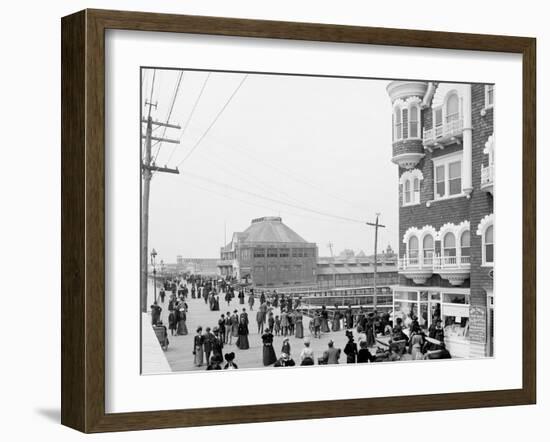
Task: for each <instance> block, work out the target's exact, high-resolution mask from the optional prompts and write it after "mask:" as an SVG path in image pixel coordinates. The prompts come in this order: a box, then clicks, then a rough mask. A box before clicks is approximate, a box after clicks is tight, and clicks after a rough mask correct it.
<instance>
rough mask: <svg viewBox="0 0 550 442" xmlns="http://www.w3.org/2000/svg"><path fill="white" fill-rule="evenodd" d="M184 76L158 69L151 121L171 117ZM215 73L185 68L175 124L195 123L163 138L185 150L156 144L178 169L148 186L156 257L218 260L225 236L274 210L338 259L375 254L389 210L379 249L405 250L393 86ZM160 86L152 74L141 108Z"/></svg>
mask: <svg viewBox="0 0 550 442" xmlns="http://www.w3.org/2000/svg"><path fill="white" fill-rule="evenodd" d="M180 72H181V71H176V70H162V69H157V70H156V73H155V81H154V87H153V99H152V101H153V102H158V106H157V109H155V108H153V109H152V114H151V115H152V117H153V119H155V120H161V121H166V119H167V116H168V113H169V109H170V107H171V104H172V101H173V96H174V92H175V89H176V84H177V83H178V78H179V75H180ZM207 76H208V73H207V72H193V71H185V72H184V74H183V77H182V80H181V83H180V88H179V90H178V94H177V96H176V100H175V101H174V106H173V111H172V115H171V117H170V121H171V122H172V123H176V124H179V125H181V126H182V128H185V126H186V125H187V127H186V130H185V131H183V129H182V130H176V129H168V130H166V133H165V134H164V136H165V137H168V138H178V139H179V138H180V137H181V143H180V144H179V145H172V144H168V143H163V144H161V145H160V151H158V148H159V145H154V147H153V156H156V155H158V156H157V160H156V164H157V165H159V166H164V165H167V166H168V167H176V166H178V167H179V170H180V175H173V174H166V173H155V174H154V176H153V179H152V182H151V199H150V230H149V247H150V248H153V247H154V248H155V249H156V250H157V252H158V254H159V257H158V259H163V260H164V261H165V262H175V260H176V256H177V255H183V256H184V257H197V258H217V257H219V249H220V247H221V246H222V245H223V244H224V237H225V236H226V239H227V241H230V239H231V235H232V233H233V232H235V231H243V230H245V229H246V228H247V227H248V226H249V224H250V221H251V219H252V218H257V217H261V216H270V215H280V216H281V217H282V218H283V222H284V223H285V224H287V225H288V226H289V227H290V228H292V229H293V230H295V231H296V232H297V233H298V234H299V235H301V236H302V237H303V238H304V239H306V240H307V241H310V242H316V243H317V245H318V247H319V254H320V255H321V256H329V255H330V251H329V248H328V243H329V242H331V243H333V245H334V251H335V253H339V252H340V251H341V250H343V249H346V248H349V249H354V250H355V251H358V250H360V249H362V250H364V251H365V252H366V253H367V254H370V253H372V252H373V245H374V232H373V228H371V227H368V226H366V225H365V224H364V221H367V220H368V221H374V218H375V216H376V215H375V214H376V212H380V213H381V216H380V222H381V223H383V224H385V225H386V226H387V227H386V228H385V229H381V230H380V235H379V249H380V250H382V249H384V248H385V247H386V246H387V245H388V244H390V245H391V246H392V247H393V248H394V249H396V248H397V247H396V246H397V232H398V230H397V227H398V182H397V166H396V165H394V164H393V163H391V161H390V158H391V104H390V100H389V97H388V95H387V94H386V90H385V87H386V85H387V84H388V81H387V80H369V79H343V78H318V77H295V76H284V75H261V74H249V75H248V76H247V77H246V78H245V74H240V73H239V74H235V73H218V72H213V73H211V74H210V76H209V78H208V80H207V81H206V79H207ZM243 79H244V82H243ZM152 80H153V70H152V69H147V70H143V81H142V88H143V94H142V99H143V101H145V100H146V99H147V100H148V99H149V97H150V94H151V86H152V83H153V81H152ZM205 81H206V84H205ZM241 82H242V84H241ZM239 85H240V87H239ZM203 87H204V89H203ZM237 88H238V89H237ZM201 89H203V93H202V95H201V96H200V99H199V100H198V101H197V98H198V97H199V95H200V92H201ZM235 91H236V92H235ZM231 96H233V97H232V99H231V100H229V99H230V97H231ZM228 100H229V101H228ZM195 103H197V104H196V107H195V111H194V113H193V115H192V117H191V118H190V119H189V117H190V115H191V113H192V109H193V107H194V106H195ZM224 106H225V109H224V110H223V112H222V113H221V114H219V113H220V111H221V110H222V109H223V108H224ZM143 110H144V112H147V111H146V107H145V106H143ZM218 114H219V118H218V119H217V120H216V121H215V122H214V120H215V119H216V116H217V115H218ZM213 122H214V124H213ZM212 124H213V125H212ZM209 127H210V129H209V130H208V128H209ZM154 134H155V135H159V136H161V135H163V129H162V128H158V129H156V130H155V132H154ZM157 152H158V153H157ZM224 226H225V228H224Z"/></svg>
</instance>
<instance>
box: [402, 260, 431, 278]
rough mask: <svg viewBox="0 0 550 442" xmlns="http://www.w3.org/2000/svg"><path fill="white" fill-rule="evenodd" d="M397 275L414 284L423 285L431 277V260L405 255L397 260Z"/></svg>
mask: <svg viewBox="0 0 550 442" xmlns="http://www.w3.org/2000/svg"><path fill="white" fill-rule="evenodd" d="M399 273H400V274H402V275H404V276H405V278H408V279H412V280H413V282H414V283H415V284H425V283H426V281H427V280H428V279H429V278H430V277H431V276H432V275H433V258H431V257H430V258H426V257H424V258H423V257H420V256H409V255H405V256H404V257H403V258H399Z"/></svg>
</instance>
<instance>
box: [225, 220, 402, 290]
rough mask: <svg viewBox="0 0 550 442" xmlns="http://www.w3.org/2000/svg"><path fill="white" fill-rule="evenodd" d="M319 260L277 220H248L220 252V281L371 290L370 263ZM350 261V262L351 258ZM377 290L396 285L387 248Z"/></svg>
mask: <svg viewBox="0 0 550 442" xmlns="http://www.w3.org/2000/svg"><path fill="white" fill-rule="evenodd" d="M345 255H346V256H344V257H332V258H329V257H318V256H317V245H316V244H315V243H308V242H307V241H306V240H304V239H303V238H302V237H301V236H299V235H298V234H297V233H296V232H294V231H293V230H292V229H290V228H289V227H288V226H286V225H285V224H283V222H282V219H281V218H279V217H263V218H257V219H254V220H252V224H251V225H250V227H248V229H246V230H245V231H244V232H235V233H234V234H233V237H232V239H231V242H230V243H229V244H227V245H226V246H225V247H222V248H221V250H220V258H221V259H220V261H218V268H219V271H220V274H221V275H222V276H231V277H234V278H237V279H241V280H242V279H247V280H248V282H251V283H252V284H253V285H255V286H257V287H270V288H279V289H285V287H288V288H290V287H295V288H302V287H310V288H333V287H358V286H372V285H373V284H374V257H373V256H365V254H364V253H363V256H352V255H351V254H349V253H346V254H345ZM350 255H351V256H350ZM377 262H378V266H377V285H378V287H382V286H386V287H389V286H391V285H395V284H397V282H398V274H397V255H396V254H394V253H393V250H392V249H391V247H388V249H387V250H386V252H385V253H382V254H379V255H378V259H377Z"/></svg>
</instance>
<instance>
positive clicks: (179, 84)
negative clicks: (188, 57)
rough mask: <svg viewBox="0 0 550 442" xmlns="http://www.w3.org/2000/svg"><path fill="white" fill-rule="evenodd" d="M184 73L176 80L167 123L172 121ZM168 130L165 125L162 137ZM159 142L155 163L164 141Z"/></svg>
mask: <svg viewBox="0 0 550 442" xmlns="http://www.w3.org/2000/svg"><path fill="white" fill-rule="evenodd" d="M184 73H185V71H181V72H180V74H179V76H178V79H177V81H176V86H175V89H174V92H173V94H172V100H171V104H170V109H169V111H168V115H167V116H166V124H168V123H169V122H170V118H171V117H172V112H173V111H174V105H175V103H176V99H177V98H178V93H179V89H180V86H181V82H182V79H183V75H184ZM159 127H160V126H159ZM166 130H167V127H166V126H164V130H163V131H162V135H161V137H160V138H164V136H165V135H166ZM158 144H159V146H158V148H157V153H156V154H155V157H154V158H153V164H155V162H156V161H157V157H158V155H159V153H160V148H161V147H162V141H159V142H158Z"/></svg>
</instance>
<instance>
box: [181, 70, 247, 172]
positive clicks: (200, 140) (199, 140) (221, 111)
mask: <svg viewBox="0 0 550 442" xmlns="http://www.w3.org/2000/svg"><path fill="white" fill-rule="evenodd" d="M247 78H248V74H245V75H244V77H243V79H242V80H241V81H240V83H239V85H238V86H237V87H236V88H235V90H234V91H233V93H232V94H231V95H230V97H229V98H228V99H227V101H226V102H225V104H224V105H223V107H222V108H221V109H220V111H219V112H218V113H217V115H216V116H215V117H214V119H213V120H212V122H211V123H210V125H209V126H208V127H207V128H206V130H205V131H204V132H203V134H202V135H201V136H200V138H199V139H198V140H197V142H196V143H195V144H194V145H193V147H192V148H191V150H190V151H189V152H187V155H185V157H184V158H183V159H182V160H181V161H180V162H179V163H178V165H177V166H176V168H178V167H180V166H181V165H182V164H183V163H184V162H185V161H186V160H187V159H188V158H189V157H190V156H191V155H192V154H193V152H194V151H195V149H197V147H199V145H200V144H201V143H202V141H203V140H204V138H205V137H206V135H208V133H209V132H210V130H211V129H212V128H213V127H214V125H215V124H216V122H217V121H218V119H219V118H220V116H221V115H222V114H223V112H224V111H225V109H227V106H229V103H231V101H232V100H233V98H234V97H235V95H237V92H239V90H240V89H241V87H242V85H243V84H244V82H245V81H246V79H247Z"/></svg>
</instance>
